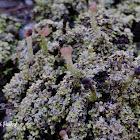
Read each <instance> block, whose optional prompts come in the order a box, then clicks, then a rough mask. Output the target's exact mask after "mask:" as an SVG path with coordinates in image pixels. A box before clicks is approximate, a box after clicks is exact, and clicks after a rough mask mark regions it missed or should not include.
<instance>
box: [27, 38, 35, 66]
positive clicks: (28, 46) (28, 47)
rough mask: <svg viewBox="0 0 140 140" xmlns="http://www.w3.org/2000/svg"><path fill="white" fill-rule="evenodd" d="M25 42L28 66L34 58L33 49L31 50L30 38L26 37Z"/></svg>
mask: <svg viewBox="0 0 140 140" xmlns="http://www.w3.org/2000/svg"><path fill="white" fill-rule="evenodd" d="M26 40H27V51H28V61H29V63H30V64H32V63H33V61H34V56H33V49H32V37H31V36H29V37H26Z"/></svg>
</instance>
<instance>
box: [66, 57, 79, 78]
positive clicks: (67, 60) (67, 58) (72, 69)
mask: <svg viewBox="0 0 140 140" xmlns="http://www.w3.org/2000/svg"><path fill="white" fill-rule="evenodd" d="M65 59H66V63H67V68H68V70H69V71H70V72H71V73H72V74H73V75H74V76H75V77H80V72H79V71H77V69H76V68H75V67H74V65H73V63H72V60H71V56H67V57H65Z"/></svg>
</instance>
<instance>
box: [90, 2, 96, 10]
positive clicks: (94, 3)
mask: <svg viewBox="0 0 140 140" xmlns="http://www.w3.org/2000/svg"><path fill="white" fill-rule="evenodd" d="M96 9H97V4H96V2H91V3H90V6H89V10H90V11H92V12H95V11H96Z"/></svg>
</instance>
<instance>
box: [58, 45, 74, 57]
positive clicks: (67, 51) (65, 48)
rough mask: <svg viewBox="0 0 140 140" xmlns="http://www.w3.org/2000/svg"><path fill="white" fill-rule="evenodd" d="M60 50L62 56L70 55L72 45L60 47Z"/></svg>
mask: <svg viewBox="0 0 140 140" xmlns="http://www.w3.org/2000/svg"><path fill="white" fill-rule="evenodd" d="M60 52H61V53H62V54H63V55H64V57H68V56H71V53H72V47H71V46H68V47H64V48H61V50H60Z"/></svg>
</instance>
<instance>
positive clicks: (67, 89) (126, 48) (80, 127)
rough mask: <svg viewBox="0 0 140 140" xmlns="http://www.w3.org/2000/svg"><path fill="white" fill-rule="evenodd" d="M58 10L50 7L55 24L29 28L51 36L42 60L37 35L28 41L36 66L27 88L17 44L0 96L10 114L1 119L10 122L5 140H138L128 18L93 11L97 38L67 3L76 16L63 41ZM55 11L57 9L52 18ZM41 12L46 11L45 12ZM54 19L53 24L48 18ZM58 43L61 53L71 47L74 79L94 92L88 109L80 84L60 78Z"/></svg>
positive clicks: (83, 14) (22, 51) (84, 16)
mask: <svg viewBox="0 0 140 140" xmlns="http://www.w3.org/2000/svg"><path fill="white" fill-rule="evenodd" d="M48 2H50V1H48ZM63 2H64V1H63V0H62V1H54V3H53V6H52V7H53V8H54V7H57V9H56V10H55V11H53V12H51V14H52V13H54V14H52V17H53V18H52V19H54V20H57V21H53V20H50V19H47V20H42V21H41V22H39V23H38V24H36V25H35V26H34V29H35V31H37V32H38V31H39V30H40V29H42V28H43V27H46V26H48V27H49V28H51V30H52V31H53V32H52V34H50V36H49V37H48V39H47V40H46V45H47V47H48V55H47V57H46V56H45V55H43V54H42V50H41V47H40V46H41V39H40V37H39V35H38V33H37V32H35V34H34V35H33V37H32V38H33V41H34V44H35V45H34V46H33V49H34V48H35V47H36V46H39V47H40V48H39V51H38V52H36V53H35V54H34V56H35V63H34V64H33V65H32V66H31V67H30V77H29V81H27V78H26V77H27V75H26V72H27V67H26V65H25V64H26V62H27V49H26V47H25V46H26V44H25V41H24V40H23V41H21V42H19V45H18V47H17V53H16V54H15V55H14V58H13V59H15V60H16V58H18V62H19V69H20V72H19V73H17V74H15V76H13V77H12V79H11V81H10V83H8V84H7V85H6V86H5V87H4V89H3V92H4V93H5V97H6V98H7V100H8V101H9V102H11V104H13V105H14V106H15V109H13V111H12V112H11V113H10V114H9V115H8V119H9V122H10V121H12V122H13V123H16V122H17V127H16V128H15V127H8V126H7V127H6V133H5V135H4V138H5V139H13V140H16V139H21V140H22V139H29V140H32V139H41V138H45V139H60V136H59V134H58V133H59V132H60V131H61V130H62V129H66V131H67V133H68V136H69V138H70V139H71V140H84V139H95V140H99V139H122V138H124V139H134V140H138V139H139V138H140V137H139V133H140V132H139V115H140V111H139V110H140V100H139V98H140V95H139V93H140V88H139V83H140V79H139V77H134V78H133V79H131V82H130V81H129V82H128V80H129V76H131V75H132V74H133V73H134V70H135V68H137V66H139V65H140V57H139V56H137V57H136V56H135V55H134V53H133V52H134V51H135V49H136V46H135V44H134V42H133V34H132V32H131V30H130V28H131V27H132V23H133V20H135V18H136V17H135V15H133V16H132V15H127V16H126V15H125V14H123V13H122V12H120V11H119V10H118V11H117V12H116V10H113V9H105V8H103V7H102V6H100V7H99V9H98V10H97V13H96V16H95V19H96V20H97V25H98V26H100V29H101V33H100V36H96V33H95V31H94V30H93V29H92V28H91V23H90V15H89V13H88V12H87V11H86V8H85V7H86V4H85V3H84V1H77V0H76V1H72V0H71V1H70V2H69V3H71V5H72V7H73V9H74V10H77V8H78V9H80V8H81V10H79V12H80V14H79V16H78V17H75V19H76V21H75V26H74V28H72V29H71V28H70V27H69V25H68V24H67V25H66V34H63V31H62V28H63V19H61V18H62V17H60V15H61V14H60V13H62V15H63V14H67V10H66V11H65V10H64V11H62V10H63V9H65V7H64V3H63ZM127 3H128V2H127ZM58 4H60V5H61V6H62V9H61V8H60V10H59V5H58ZM124 4H125V3H124ZM125 5H126V4H125ZM127 5H128V4H127ZM105 6H106V3H105ZM109 6H111V5H109ZM82 7H83V9H82ZM119 7H120V5H119ZM125 7H126V6H125ZM47 8H48V9H51V10H53V8H51V6H50V5H48V7H47ZM38 10H40V9H38ZM51 10H50V11H51ZM130 10H131V11H132V10H133V9H130ZM41 11H44V13H45V12H46V13H47V15H51V14H50V13H49V10H46V11H45V10H44V8H42V9H41ZM57 12H58V13H59V14H58V15H59V16H56V15H55V14H56V13H57ZM44 13H42V14H44ZM48 17H49V16H48ZM41 18H43V17H41ZM61 39H64V40H65V41H66V43H65V44H64V47H66V46H68V45H71V46H72V47H73V54H72V60H73V63H74V67H75V68H76V69H77V70H78V71H79V73H81V75H84V76H85V77H88V78H91V80H92V84H93V85H94V87H95V90H96V92H97V99H96V101H95V102H90V91H89V90H85V89H84V87H83V85H82V84H81V79H80V78H77V79H76V78H74V77H73V75H72V73H70V71H68V70H67V67H66V65H65V63H64V60H63V59H62V56H61V55H60V46H59V40H61ZM126 83H127V85H126ZM134 121H137V122H138V127H135V126H134V125H133V122H134Z"/></svg>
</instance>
